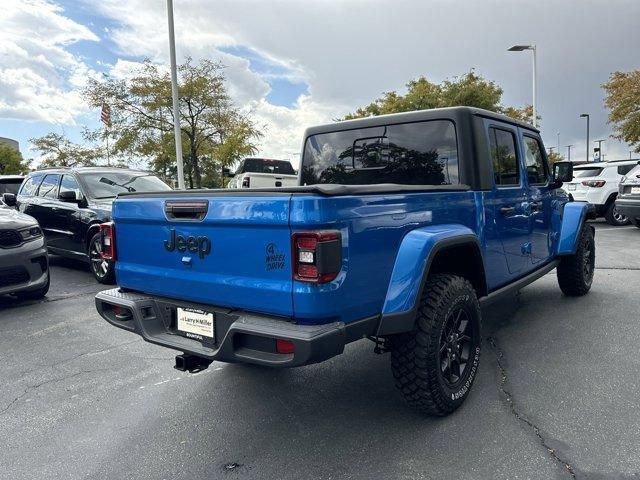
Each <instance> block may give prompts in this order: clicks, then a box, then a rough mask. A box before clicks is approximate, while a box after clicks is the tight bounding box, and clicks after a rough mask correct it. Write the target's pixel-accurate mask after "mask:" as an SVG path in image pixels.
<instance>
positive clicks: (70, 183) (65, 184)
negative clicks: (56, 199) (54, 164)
mask: <svg viewBox="0 0 640 480" xmlns="http://www.w3.org/2000/svg"><path fill="white" fill-rule="evenodd" d="M62 192H76V198H78V199H80V198H82V190H80V185H78V181H77V180H76V178H75V177H74V176H73V175H63V176H62V182H60V193H62Z"/></svg>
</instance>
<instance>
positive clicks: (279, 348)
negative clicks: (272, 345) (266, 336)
mask: <svg viewBox="0 0 640 480" xmlns="http://www.w3.org/2000/svg"><path fill="white" fill-rule="evenodd" d="M294 351H295V347H294V346H293V342H292V341H290V340H282V339H281V338H276V352H278V353H285V354H286V353H293V352H294Z"/></svg>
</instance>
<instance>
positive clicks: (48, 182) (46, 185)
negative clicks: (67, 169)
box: [38, 174, 60, 198]
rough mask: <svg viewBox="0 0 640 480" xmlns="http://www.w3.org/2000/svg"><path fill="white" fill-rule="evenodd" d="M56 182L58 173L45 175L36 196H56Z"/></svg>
mask: <svg viewBox="0 0 640 480" xmlns="http://www.w3.org/2000/svg"><path fill="white" fill-rule="evenodd" d="M58 183H60V175H57V174H49V175H45V177H44V180H43V181H42V184H40V189H39V190H38V196H39V197H44V198H58Z"/></svg>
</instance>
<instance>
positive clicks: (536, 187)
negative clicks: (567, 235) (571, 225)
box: [521, 130, 552, 264]
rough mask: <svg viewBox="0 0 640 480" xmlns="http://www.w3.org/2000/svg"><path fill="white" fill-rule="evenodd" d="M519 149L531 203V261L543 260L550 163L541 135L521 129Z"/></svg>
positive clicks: (548, 222) (548, 215)
mask: <svg viewBox="0 0 640 480" xmlns="http://www.w3.org/2000/svg"><path fill="white" fill-rule="evenodd" d="M521 135H522V148H523V151H524V164H525V169H526V172H527V175H526V177H527V178H526V182H527V197H528V201H529V204H530V211H531V214H530V216H529V220H530V225H531V262H532V263H533V264H536V263H539V262H543V261H545V260H547V259H549V258H550V257H551V250H552V247H551V243H552V242H551V239H550V238H549V234H550V231H551V212H552V202H551V200H552V191H551V189H550V188H549V182H550V173H549V164H548V163H547V158H546V155H545V152H544V147H543V146H542V141H541V140H540V137H539V136H538V135H536V134H534V133H533V132H528V131H526V130H524V131H522V130H521Z"/></svg>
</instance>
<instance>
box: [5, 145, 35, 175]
mask: <svg viewBox="0 0 640 480" xmlns="http://www.w3.org/2000/svg"><path fill="white" fill-rule="evenodd" d="M28 171H29V165H28V163H27V162H25V161H24V160H23V158H22V154H21V153H20V152H19V151H18V150H16V149H14V148H13V147H10V146H9V145H4V144H2V143H0V175H21V174H23V173H26V172H28Z"/></svg>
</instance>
